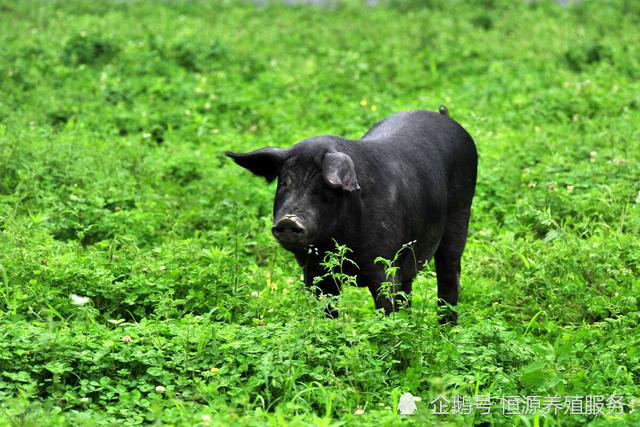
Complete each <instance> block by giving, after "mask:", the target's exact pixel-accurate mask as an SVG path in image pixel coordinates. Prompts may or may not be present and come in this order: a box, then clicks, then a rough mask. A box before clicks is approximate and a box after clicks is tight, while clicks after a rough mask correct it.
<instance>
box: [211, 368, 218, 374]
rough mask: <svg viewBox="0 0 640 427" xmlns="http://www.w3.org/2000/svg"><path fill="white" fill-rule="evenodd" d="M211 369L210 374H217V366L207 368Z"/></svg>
mask: <svg viewBox="0 0 640 427" xmlns="http://www.w3.org/2000/svg"><path fill="white" fill-rule="evenodd" d="M209 370H210V371H211V373H212V374H217V373H218V371H219V369H218V368H211V369H209Z"/></svg>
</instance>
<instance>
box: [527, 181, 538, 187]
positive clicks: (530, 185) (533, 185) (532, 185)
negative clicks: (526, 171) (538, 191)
mask: <svg viewBox="0 0 640 427" xmlns="http://www.w3.org/2000/svg"><path fill="white" fill-rule="evenodd" d="M537 185H538V184H537V183H536V182H535V181H530V182H529V184H527V186H528V187H529V188H536V186H537Z"/></svg>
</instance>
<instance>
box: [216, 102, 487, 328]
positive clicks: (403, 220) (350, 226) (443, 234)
mask: <svg viewBox="0 0 640 427" xmlns="http://www.w3.org/2000/svg"><path fill="white" fill-rule="evenodd" d="M227 155H228V156H229V157H231V158H233V159H234V160H235V161H236V162H237V163H238V164H239V165H240V166H242V167H244V168H247V169H248V170H250V171H251V172H253V173H254V174H256V175H259V176H262V177H264V178H266V179H267V181H269V182H270V181H272V180H273V179H275V178H276V177H277V178H278V188H277V190H276V196H275V201H274V225H275V224H277V223H278V222H279V221H280V220H281V219H282V218H284V217H285V216H290V217H295V218H296V221H298V223H296V224H299V225H300V229H303V230H304V232H301V233H300V234H299V236H303V237H299V238H297V240H296V241H295V242H294V243H292V242H282V241H281V243H282V245H283V247H284V248H285V249H287V250H289V251H291V252H293V254H294V255H295V257H296V259H297V261H298V263H299V264H300V265H301V266H302V267H303V269H304V278H305V283H306V284H307V285H308V286H312V285H313V278H314V277H316V276H321V275H323V274H324V273H325V272H324V271H323V270H322V267H321V266H320V261H322V254H324V252H325V251H328V250H333V249H334V247H335V243H334V242H333V240H335V241H337V242H338V243H339V244H343V245H346V246H347V247H349V248H350V249H351V250H353V253H351V254H350V258H351V259H352V260H353V261H355V263H356V264H357V265H358V266H359V268H358V269H356V268H355V267H353V266H351V265H350V264H348V263H347V264H345V266H344V267H345V268H346V271H345V273H347V274H351V275H355V276H357V283H358V286H363V287H364V286H366V287H368V288H369V290H370V291H371V294H372V296H373V298H374V301H375V305H376V308H383V309H384V311H385V313H386V314H389V313H390V312H391V311H394V310H397V309H398V306H399V305H400V304H399V302H400V301H399V300H398V298H399V297H397V299H396V301H392V300H391V298H390V297H385V296H384V295H382V292H381V285H380V284H381V283H382V282H385V281H388V280H389V278H387V277H386V276H385V272H384V266H382V265H381V264H376V263H374V260H375V259H376V258H377V257H383V258H385V259H393V258H394V256H395V255H396V253H398V251H400V249H401V248H402V246H403V244H406V243H408V242H412V241H414V240H415V241H416V242H415V243H414V244H413V245H412V247H413V253H415V259H416V261H417V265H416V262H414V256H413V254H412V252H411V251H410V250H403V251H401V252H400V256H399V257H398V260H397V262H396V265H397V266H398V267H400V268H399V270H398V273H397V274H396V275H395V277H394V279H393V280H394V284H393V285H394V288H395V289H392V290H391V291H392V293H395V292H394V291H403V292H404V293H406V294H409V293H410V292H411V282H412V281H413V279H414V278H415V276H416V273H417V270H419V269H420V268H421V267H422V265H423V264H424V263H425V262H427V261H428V260H429V259H431V258H432V257H433V258H435V266H436V273H437V279H438V305H439V307H441V309H442V310H441V312H442V317H441V320H442V321H443V322H452V323H455V322H456V319H457V314H456V313H455V311H452V310H448V309H447V306H448V305H451V306H454V305H456V304H457V302H458V290H459V284H460V258H461V256H462V252H463V250H464V246H465V242H466V238H467V228H468V224H469V216H470V213H471V202H472V199H473V195H474V192H475V185H476V174H477V152H476V147H475V144H474V142H473V139H472V138H471V136H470V135H469V134H468V133H467V132H466V131H465V130H464V129H463V128H462V126H460V125H459V124H458V123H457V122H455V121H454V120H452V119H451V118H450V117H449V116H448V111H447V110H446V108H444V107H441V108H440V113H434V112H428V111H422V110H415V111H409V112H403V113H398V114H394V115H392V116H390V117H387V118H386V119H384V120H382V121H381V122H379V123H377V124H376V125H375V126H373V127H372V128H371V129H370V130H369V131H368V132H367V133H366V134H365V135H364V136H363V137H362V138H361V139H360V140H358V141H352V140H347V139H344V138H340V137H336V136H318V137H314V138H310V139H306V140H304V141H302V142H300V143H298V144H296V145H294V146H293V147H291V148H288V149H277V148H265V149H260V150H256V151H253V152H251V153H246V154H236V153H231V152H227ZM296 236H298V235H296ZM283 240H284V239H283ZM310 245H313V246H314V247H315V248H317V254H316V251H315V249H314V251H309V250H308V248H309V246H310ZM309 252H311V253H309ZM317 292H320V293H323V294H325V295H338V294H339V293H340V289H339V288H338V287H337V286H336V285H335V283H334V281H333V280H331V279H327V280H325V281H322V282H320V283H319V284H318V285H317ZM328 314H329V315H331V316H334V317H335V316H337V312H336V311H335V310H333V309H330V310H329V311H328Z"/></svg>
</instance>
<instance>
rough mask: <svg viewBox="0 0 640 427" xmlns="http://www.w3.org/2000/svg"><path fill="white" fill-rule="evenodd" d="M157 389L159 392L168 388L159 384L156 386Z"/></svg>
mask: <svg viewBox="0 0 640 427" xmlns="http://www.w3.org/2000/svg"><path fill="white" fill-rule="evenodd" d="M156 391H157V392H158V393H164V392H165V391H167V389H166V388H164V386H161V385H158V386H156Z"/></svg>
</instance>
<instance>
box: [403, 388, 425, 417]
mask: <svg viewBox="0 0 640 427" xmlns="http://www.w3.org/2000/svg"><path fill="white" fill-rule="evenodd" d="M421 400H422V399H420V398H419V397H417V396H414V395H412V394H411V393H405V394H403V395H402V396H400V401H399V402H398V411H399V412H400V415H413V413H414V412H415V411H416V409H418V407H417V406H416V402H420V401H421Z"/></svg>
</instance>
